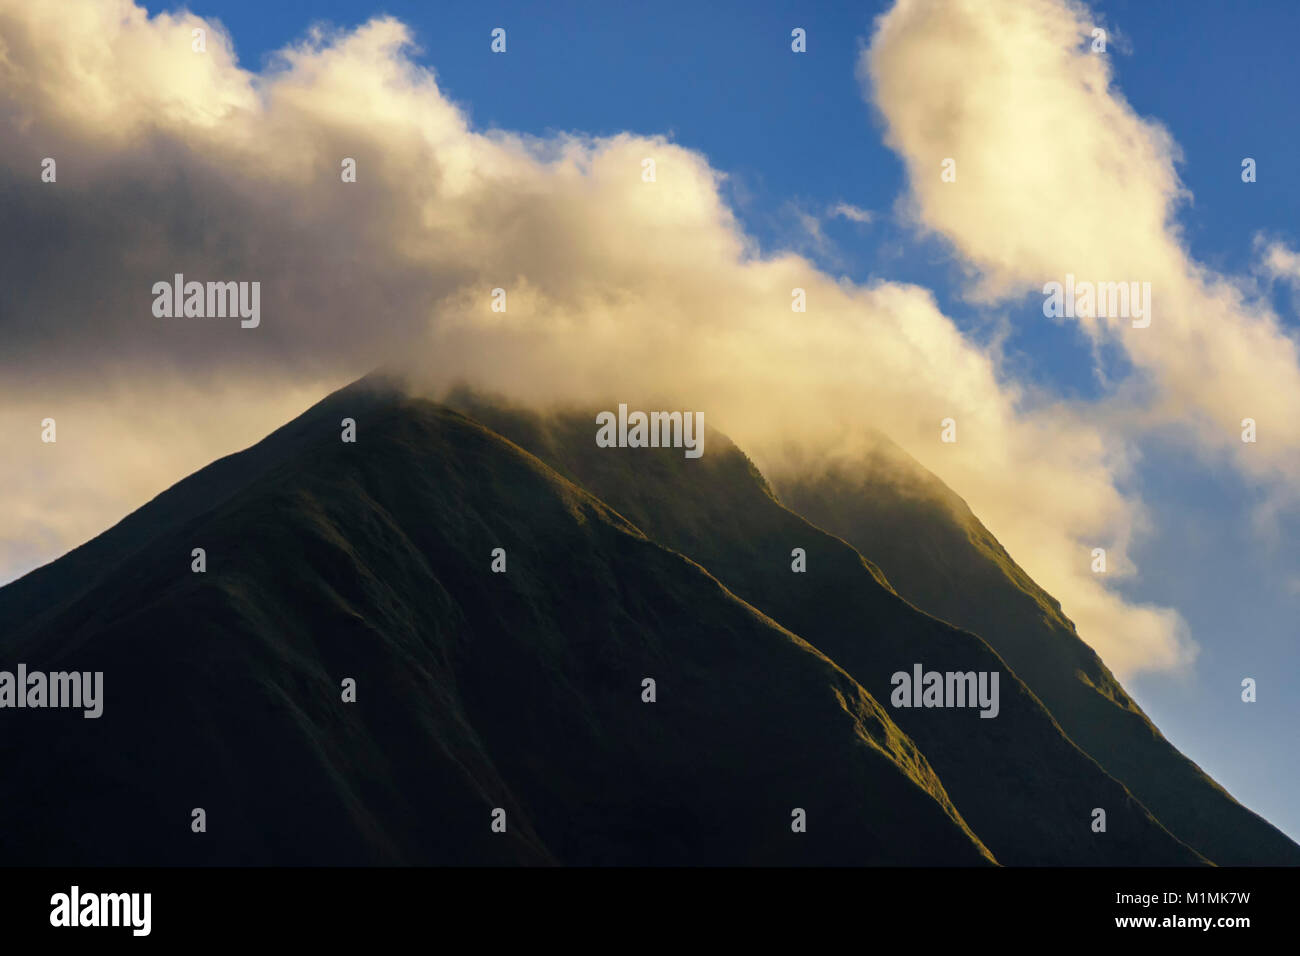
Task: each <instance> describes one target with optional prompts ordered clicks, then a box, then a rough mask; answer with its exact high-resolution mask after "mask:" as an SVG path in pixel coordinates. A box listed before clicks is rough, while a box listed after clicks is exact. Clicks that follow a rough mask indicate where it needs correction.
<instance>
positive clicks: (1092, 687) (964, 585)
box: [780, 435, 1300, 866]
mask: <svg viewBox="0 0 1300 956" xmlns="http://www.w3.org/2000/svg"><path fill="white" fill-rule="evenodd" d="M875 439H876V440H875V447H874V449H873V451H872V452H870V453H869V454H867V455H866V456H864V457H863V458H862V459H861V460H856V461H852V462H850V463H848V464H836V465H834V466H828V467H824V468H822V469H819V474H817V475H816V476H815V477H809V476H808V475H799V476H793V477H791V478H789V479H784V480H783V481H782V482H781V486H780V493H781V497H782V500H783V501H785V502H786V503H787V504H788V505H789V507H791V508H793V509H795V510H796V511H798V512H799V513H800V514H802V515H804V516H805V517H806V518H807V519H808V520H809V521H812V522H813V523H815V524H817V525H818V526H820V527H822V528H825V529H826V530H827V531H829V532H830V533H831V534H834V535H838V536H840V537H842V538H843V539H844V540H845V541H847V542H849V543H850V544H851V545H853V546H854V547H855V548H857V549H859V550H860V551H862V552H863V553H864V554H868V555H870V556H871V558H872V560H873V561H874V562H876V563H877V564H878V565H879V566H880V568H881V569H882V570H883V572H884V574H885V576H886V577H887V578H888V579H889V582H890V583H891V584H892V585H893V586H894V587H895V588H896V589H897V591H898V593H899V594H900V595H902V596H903V597H904V598H906V599H907V600H908V601H910V602H912V603H913V604H915V605H916V606H917V607H919V608H923V609H924V610H926V611H928V612H929V613H931V614H933V615H935V616H936V617H939V618H941V619H943V620H945V621H949V622H951V623H953V624H955V625H957V626H958V627H963V628H967V629H969V630H971V631H974V632H975V633H977V634H979V635H980V636H981V637H983V638H984V640H986V641H987V642H988V643H989V645H991V646H992V647H993V648H994V649H995V650H996V651H997V652H998V654H999V655H1001V656H1002V658H1003V659H1005V660H1006V661H1007V663H1008V664H1010V665H1011V666H1012V667H1013V668H1015V670H1016V673H1017V674H1019V675H1020V677H1021V678H1022V679H1023V680H1024V681H1025V682H1026V683H1027V684H1028V685H1029V687H1031V688H1032V689H1033V691H1034V693H1035V694H1037V695H1038V697H1039V698H1040V699H1041V700H1042V701H1043V703H1044V704H1046V706H1047V708H1048V709H1049V710H1050V711H1051V712H1052V715H1053V716H1054V717H1055V718H1056V720H1057V721H1058V722H1059V723H1060V725H1061V727H1062V728H1063V729H1064V730H1065V732H1066V733H1067V734H1068V735H1069V736H1070V738H1071V739H1072V740H1073V741H1074V742H1075V743H1077V744H1078V745H1079V746H1080V747H1081V748H1082V749H1083V750H1084V751H1086V752H1087V753H1088V754H1089V755H1091V756H1092V757H1093V758H1094V759H1095V760H1096V761H1097V762H1098V763H1099V764H1100V765H1101V766H1102V767H1104V768H1105V769H1106V770H1107V771H1108V772H1109V773H1110V775H1111V776H1113V777H1114V778H1115V779H1117V780H1119V781H1121V782H1123V783H1124V785H1125V786H1126V787H1127V788H1128V789H1129V791H1131V792H1132V793H1133V794H1134V796H1136V797H1137V798H1138V799H1139V800H1141V801H1142V803H1143V804H1144V805H1145V806H1146V807H1147V808H1149V809H1150V810H1151V811H1152V813H1153V814H1154V815H1155V816H1156V817H1157V818H1158V819H1159V820H1160V821H1161V822H1162V823H1163V824H1164V825H1165V826H1166V827H1167V828H1168V829H1169V830H1170V831H1171V832H1173V833H1174V834H1175V835H1176V836H1178V837H1179V838H1180V839H1181V840H1182V841H1183V842H1185V843H1186V844H1188V845H1189V846H1191V847H1194V848H1195V849H1196V850H1198V851H1199V852H1200V853H1202V854H1203V855H1204V856H1206V857H1208V858H1209V859H1211V860H1213V861H1215V862H1216V863H1219V864H1222V865H1291V866H1294V865H1297V864H1300V846H1297V845H1296V844H1295V843H1294V842H1293V841H1292V840H1291V839H1290V838H1288V837H1287V836H1286V835H1285V834H1284V833H1282V832H1281V831H1280V830H1278V829H1277V828H1276V827H1274V826H1273V825H1272V824H1270V823H1268V822H1267V821H1265V820H1264V819H1262V818H1261V817H1259V816H1258V815H1256V814H1255V813H1253V812H1252V811H1250V810H1248V809H1247V808H1245V807H1243V806H1242V805H1241V804H1239V803H1237V801H1236V800H1234V799H1233V798H1232V797H1231V796H1230V795H1229V794H1228V793H1227V791H1225V790H1224V789H1223V788H1222V787H1221V786H1219V784H1218V783H1216V782H1215V781H1214V780H1212V779H1211V778H1210V777H1209V775H1207V774H1206V773H1205V772H1204V771H1202V770H1201V768H1200V767H1198V766H1197V765H1196V764H1195V763H1193V762H1192V761H1191V760H1189V759H1188V758H1187V757H1185V756H1184V755H1183V754H1181V753H1179V752H1178V750H1177V749H1175V748H1174V746H1173V745H1172V744H1170V743H1169V741H1168V740H1166V739H1165V738H1164V736H1163V735H1161V733H1160V731H1159V730H1157V729H1156V727H1155V725H1154V724H1152V722H1151V721H1150V720H1149V719H1148V718H1147V716H1146V714H1144V713H1143V712H1142V709H1141V708H1140V707H1138V705H1137V704H1136V703H1135V702H1134V701H1133V699H1132V698H1131V697H1129V696H1128V694H1127V693H1126V692H1125V691H1124V688H1123V687H1122V686H1120V683H1119V681H1118V680H1116V679H1115V677H1114V675H1113V674H1111V672H1110V670H1109V669H1108V668H1107V667H1106V665H1105V664H1104V663H1103V662H1102V660H1101V658H1099V657H1098V656H1097V654H1096V653H1095V652H1094V651H1093V650H1092V648H1090V647H1089V646H1088V645H1087V644H1085V643H1084V642H1083V641H1082V640H1081V639H1080V638H1079V635H1078V634H1077V633H1076V632H1075V629H1074V625H1073V624H1072V623H1071V622H1070V620H1069V619H1068V618H1067V617H1066V616H1065V615H1064V614H1063V613H1062V611H1061V606H1060V604H1059V603H1058V602H1057V601H1056V600H1055V599H1054V598H1052V597H1051V596H1050V595H1048V594H1047V593H1046V592H1045V591H1043V589H1042V588H1040V587H1039V586H1038V585H1037V584H1035V583H1034V581H1033V580H1031V579H1030V577H1029V576H1028V575H1027V574H1026V573H1025V572H1024V571H1023V570H1022V569H1021V568H1020V567H1019V566H1018V565H1017V564H1016V563H1015V561H1014V560H1012V558H1011V556H1010V555H1008V554H1007V552H1006V550H1005V549H1004V548H1003V547H1002V546H1001V545H1000V544H999V543H998V541H997V540H996V539H995V538H994V537H993V535H992V534H990V533H989V531H988V529H987V528H985V527H984V525H982V524H981V523H980V521H979V519H978V518H976V517H975V515H974V514H973V513H972V512H971V510H970V508H969V507H967V505H966V503H965V502H964V501H963V500H962V499H961V498H960V497H958V496H957V494H955V493H954V492H953V491H952V490H951V489H949V488H948V487H947V486H946V485H944V484H943V482H941V481H940V480H939V479H938V478H937V477H935V476H934V475H933V474H931V473H930V472H928V471H926V470H925V469H924V468H923V467H922V466H921V465H920V463H918V462H917V461H916V460H915V459H913V458H911V456H909V455H907V454H906V452H904V451H903V450H902V449H900V448H899V447H898V446H897V445H894V444H893V443H892V442H890V441H889V440H888V439H887V438H885V437H884V436H881V435H877V436H875Z"/></svg>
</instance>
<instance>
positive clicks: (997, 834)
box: [447, 390, 1204, 865]
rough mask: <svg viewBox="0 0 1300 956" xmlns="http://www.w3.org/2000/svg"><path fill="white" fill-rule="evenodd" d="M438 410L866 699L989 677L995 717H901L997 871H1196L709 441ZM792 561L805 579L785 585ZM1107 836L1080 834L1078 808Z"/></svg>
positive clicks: (911, 713) (1046, 728) (934, 633)
mask: <svg viewBox="0 0 1300 956" xmlns="http://www.w3.org/2000/svg"><path fill="white" fill-rule="evenodd" d="M447 401H448V402H449V403H450V404H452V405H453V406H455V407H457V408H460V409H461V410H463V411H465V412H466V414H468V415H471V416H472V417H474V418H475V419H476V420H479V421H482V422H484V423H485V424H487V425H488V426H489V427H491V428H492V429H494V430H495V431H497V432H499V433H500V434H503V435H506V436H507V437H509V438H510V439H511V440H513V441H515V442H517V443H518V444H520V445H522V446H523V447H525V448H527V449H528V450H529V451H531V452H533V453H534V454H536V455H537V456H538V457H540V458H542V459H543V460H544V461H546V462H547V463H548V464H550V465H552V467H554V468H556V469H557V470H558V471H560V472H561V473H562V474H565V475H566V476H568V477H570V478H572V479H573V480H575V481H577V482H579V483H581V484H582V485H583V486H584V487H586V488H588V489H590V490H591V491H592V492H593V493H594V494H596V495H597V496H599V497H600V498H601V499H602V500H603V501H606V502H607V503H609V504H610V505H611V506H612V507H614V508H616V509H617V510H618V511H619V513H620V514H622V515H624V516H625V517H627V518H628V519H629V520H631V521H632V522H634V523H635V524H636V525H637V526H638V527H640V528H642V529H644V530H645V531H646V532H647V533H648V534H650V535H651V536H652V537H654V538H655V539H656V540H659V541H662V542H663V543H665V544H666V545H668V546H669V547H672V548H674V549H676V550H679V551H681V552H682V553H683V554H685V555H687V556H689V557H691V558H693V559H694V560H696V561H698V562H700V563H701V564H702V565H704V566H705V567H707V568H709V569H710V571H711V572H713V573H714V574H715V575H716V576H717V577H718V579H719V580H720V581H721V582H722V583H723V584H724V585H725V586H726V587H727V588H728V589H730V590H731V591H732V592H734V593H735V594H737V595H738V596H739V597H741V598H742V599H743V600H745V601H747V602H749V603H750V604H752V605H754V606H755V607H757V608H759V609H760V610H762V611H763V612H764V613H766V614H768V615H770V616H771V617H773V618H774V619H776V620H778V621H780V622H781V623H782V624H784V625H785V626H787V627H789V628H790V629H791V630H793V631H795V632H796V633H798V634H799V635H800V636H802V637H804V638H805V639H807V640H808V641H810V642H811V643H812V644H814V645H815V646H816V647H818V648H819V649H820V650H822V651H823V652H825V653H826V654H828V655H829V656H830V657H831V658H832V659H833V660H835V661H836V662H837V663H838V664H839V665H840V666H842V667H843V668H845V670H847V671H848V672H849V673H850V674H852V675H853V677H854V678H855V679H856V680H857V681H858V682H859V683H860V684H862V686H863V687H865V688H866V689H867V690H868V691H869V692H870V693H871V694H872V695H873V696H874V697H875V698H876V699H878V700H880V701H881V702H882V703H887V702H888V701H889V700H890V694H891V691H892V685H891V680H890V679H891V675H892V674H894V673H895V672H896V671H904V672H909V673H910V672H911V670H912V667H913V665H914V664H917V663H919V664H922V665H923V666H924V667H925V669H926V670H937V671H941V672H947V671H960V672H969V671H975V672H981V671H986V672H992V671H998V672H1000V675H1001V676H1000V688H1001V712H1000V713H999V715H998V716H997V717H996V718H992V719H987V718H981V717H980V716H979V714H978V713H977V712H976V711H975V710H971V709H967V710H953V709H939V708H935V709H924V708H923V709H903V708H894V707H892V706H890V707H889V708H888V709H889V713H890V715H891V716H892V717H893V719H894V721H895V722H896V723H897V724H898V725H899V726H900V727H902V728H903V730H904V731H905V732H906V733H907V734H908V735H909V736H910V737H911V738H912V739H913V740H915V741H916V742H917V744H918V745H919V746H920V748H921V751H922V752H923V753H925V754H926V756H927V758H928V759H929V760H930V763H931V764H932V765H933V767H934V768H935V770H936V771H938V773H939V776H940V779H942V780H943V781H944V786H945V787H946V789H947V791H948V793H949V795H950V796H951V797H952V799H953V801H954V802H955V803H956V805H957V807H958V809H959V810H960V812H961V813H962V815H963V817H964V818H965V819H966V820H967V822H969V823H970V825H971V826H972V828H973V829H974V830H975V832H976V833H977V834H979V836H980V838H981V839H982V840H983V841H984V843H985V844H986V845H987V846H988V847H989V848H990V849H991V850H992V851H993V853H994V855H995V856H996V857H997V858H998V860H999V861H1000V862H1002V863H1007V864H1025V865H1031V864H1074V865H1098V864H1115V865H1132V864H1136V865H1156V864H1163V865H1184V864H1194V863H1203V862H1204V860H1203V859H1202V858H1201V857H1199V856H1198V855H1197V854H1196V853H1194V852H1193V851H1192V850H1190V849H1189V848H1188V847H1186V846H1185V845H1183V844H1182V843H1181V842H1179V841H1178V840H1177V839H1175V838H1174V837H1172V836H1171V835H1170V834H1169V833H1168V832H1167V831H1166V830H1165V829H1164V828H1163V827H1162V826H1161V825H1160V824H1159V823H1158V822H1157V821H1156V820H1155V819H1153V818H1152V816H1151V814H1149V813H1148V812H1147V810H1146V809H1145V808H1144V807H1142V806H1141V804H1140V803H1139V802H1138V801H1137V800H1135V799H1133V797H1132V796H1131V795H1130V794H1129V793H1128V792H1127V791H1126V790H1125V789H1124V787H1123V786H1122V785H1120V784H1119V783H1117V782H1116V781H1115V780H1114V779H1112V778H1111V777H1110V776H1109V775H1107V774H1106V773H1105V772H1104V771H1103V770H1102V769H1101V768H1100V767H1098V766H1097V765H1096V763H1095V762H1094V761H1093V760H1092V759H1090V758H1089V757H1088V756H1087V755H1086V754H1084V753H1083V752H1081V751H1080V750H1079V749H1078V748H1077V747H1076V746H1074V744H1073V743H1071V742H1070V741H1069V740H1068V739H1067V737H1066V736H1065V735H1064V734H1063V733H1062V732H1061V730H1060V728H1059V727H1058V726H1057V725H1056V723H1055V722H1054V721H1053V719H1052V717H1051V716H1050V714H1049V713H1048V712H1047V711H1046V710H1045V709H1044V708H1043V707H1042V705H1041V704H1040V702H1039V701H1038V700H1037V699H1036V698H1035V696H1034V695H1033V694H1032V693H1031V692H1030V691H1029V690H1028V689H1027V688H1026V687H1025V686H1024V685H1023V684H1022V683H1021V682H1020V681H1019V680H1018V679H1017V677H1016V675H1015V673H1014V672H1013V669H1012V668H1010V667H1008V666H1007V664H1006V663H1005V662H1004V661H1002V660H1001V659H1000V658H999V657H998V655H997V654H995V653H994V652H993V651H992V650H991V649H990V648H989V646H988V645H987V644H986V643H985V642H984V641H982V640H981V639H980V638H979V637H976V636H975V635H973V634H970V633H966V632H962V631H959V630H957V629H955V628H953V627H951V626H950V625H947V624H945V623H942V622H940V621H937V620H935V619H934V618H931V617H929V616H927V615H925V614H922V613H920V612H918V611H917V610H916V609H915V608H913V607H911V606H910V605H909V604H907V603H906V602H905V601H904V600H902V599H901V598H899V597H898V596H897V595H896V594H895V593H894V592H893V591H892V590H891V589H890V587H889V585H888V584H887V583H886V582H885V580H884V578H883V576H881V575H880V573H879V571H877V570H876V569H875V568H874V567H873V566H872V565H871V564H870V563H868V562H866V561H865V560H864V559H863V558H862V556H861V555H860V554H859V553H858V552H857V551H855V550H854V549H853V548H852V547H851V546H849V545H848V544H846V543H845V542H844V541H842V540H840V539H838V538H835V537H832V536H831V535H829V534H827V533H826V532H824V531H822V530H821V529H819V528H816V527H814V526H812V525H811V524H809V523H808V522H807V521H805V520H804V519H803V518H802V517H801V516H799V515H797V514H795V513H792V512H791V511H789V510H788V509H786V508H785V507H783V506H782V505H781V504H780V503H779V502H778V501H777V500H776V499H775V498H774V497H773V495H772V494H771V491H770V489H769V488H768V487H767V484H766V482H765V481H764V480H763V478H762V476H761V475H759V474H758V472H757V470H756V469H755V468H754V467H753V465H752V464H751V463H750V462H749V460H748V459H747V458H746V457H745V456H744V455H743V454H742V453H741V452H740V451H739V450H738V449H737V448H736V447H735V446H734V445H733V444H732V443H731V442H730V441H729V440H727V439H726V438H725V436H723V435H721V434H719V433H717V432H716V431H709V432H708V435H707V440H706V442H705V449H706V450H705V453H704V456H703V457H702V458H700V459H697V460H688V459H686V458H684V456H683V454H682V452H681V450H680V449H654V448H638V449H623V450H613V449H603V448H598V447H597V446H596V445H595V442H594V434H595V425H594V424H593V423H594V416H593V415H587V414H567V413H566V414H559V415H552V416H547V417H542V416H539V415H536V414H534V413H532V412H530V411H528V410H524V409H519V408H512V407H510V406H508V405H505V404H502V403H500V402H496V401H493V400H490V399H486V398H483V397H481V396H477V395H475V394H473V393H472V392H468V391H464V390H460V391H457V392H454V393H453V394H452V395H450V396H449V397H448V399H447ZM796 547H797V548H803V549H804V550H805V552H806V554H807V571H806V572H805V573H793V572H792V570H791V551H792V549H794V548H796ZM1098 807H1100V808H1102V809H1104V810H1105V811H1106V814H1107V832H1105V833H1094V832H1093V831H1092V829H1091V822H1092V816H1091V814H1092V811H1093V809H1094V808H1098Z"/></svg>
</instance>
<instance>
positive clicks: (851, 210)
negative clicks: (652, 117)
mask: <svg viewBox="0 0 1300 956" xmlns="http://www.w3.org/2000/svg"><path fill="white" fill-rule="evenodd" d="M830 214H831V217H832V218H840V219H847V220H849V222H857V223H863V224H866V223H869V222H871V220H872V219H873V218H875V217H873V216H872V215H871V213H870V212H868V211H867V210H865V209H859V208H858V207H857V206H851V205H849V204H848V203H846V202H842V203H837V204H836V205H835V206H834V207H832V209H831V212H830Z"/></svg>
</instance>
